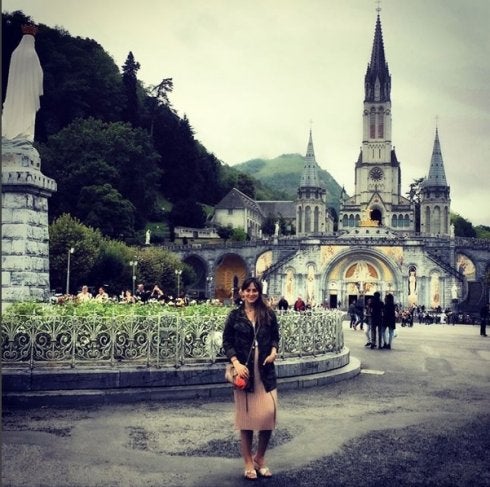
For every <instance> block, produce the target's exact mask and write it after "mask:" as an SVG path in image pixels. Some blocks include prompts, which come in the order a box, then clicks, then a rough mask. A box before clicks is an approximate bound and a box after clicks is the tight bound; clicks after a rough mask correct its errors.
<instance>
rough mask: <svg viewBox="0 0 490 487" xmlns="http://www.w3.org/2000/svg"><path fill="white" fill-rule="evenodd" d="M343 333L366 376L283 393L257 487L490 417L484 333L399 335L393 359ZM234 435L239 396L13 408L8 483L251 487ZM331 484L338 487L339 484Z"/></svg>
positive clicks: (413, 331)
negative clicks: (409, 435)
mask: <svg viewBox="0 0 490 487" xmlns="http://www.w3.org/2000/svg"><path fill="white" fill-rule="evenodd" d="M344 331H345V343H346V346H347V347H349V348H350V350H351V355H352V356H354V357H356V358H358V359H360V361H361V364H362V365H361V366H362V369H361V374H359V375H358V376H357V377H355V378H354V379H350V380H347V381H342V382H338V383H336V384H333V385H328V386H324V387H320V388H308V389H302V390H293V391H283V392H281V391H280V390H279V414H278V427H277V429H276V430H275V432H274V434H273V440H272V443H271V447H270V449H269V452H268V458H267V460H268V465H269V467H270V468H271V470H272V472H273V473H274V479H273V480H271V481H268V482H266V481H265V480H261V481H259V482H258V484H265V483H267V485H269V486H272V485H274V486H281V485H288V486H290V487H292V486H293V485H294V484H291V483H290V482H289V481H288V478H289V477H288V475H289V474H290V473H291V472H300V471H302V469H306V468H307V466H308V465H310V464H311V462H314V461H319V460H322V459H325V458H329V457H330V456H331V455H333V454H335V453H337V452H339V451H342V449H343V447H344V446H345V445H346V444H347V443H348V442H351V441H352V440H356V439H362V438H364V437H366V435H372V434H374V433H376V432H383V431H387V430H393V429H400V430H401V429H403V428H406V427H412V426H416V427H420V426H427V429H428V430H429V431H430V430H431V429H433V430H434V431H438V432H441V431H446V430H447V431H449V430H452V429H454V428H457V427H458V426H464V424H465V423H466V422H468V421H470V420H472V418H482V417H487V416H488V415H489V414H490V408H489V406H490V400H489V398H490V367H489V366H490V338H484V337H480V335H479V327H478V326H471V325H456V326H451V325H430V326H426V325H415V326H414V327H413V328H398V330H397V331H398V336H397V337H396V338H395V339H394V343H393V347H392V350H371V349H369V348H366V347H365V346H364V345H365V343H366V337H365V335H364V333H363V332H361V331H359V330H358V331H354V330H351V329H349V325H348V322H345V323H344ZM232 425H233V404H232V395H231V391H230V396H229V397H223V398H219V399H214V400H185V401H179V402H177V401H175V402H168V401H167V402H144V403H136V404H121V405H110V406H100V407H93V408H87V407H80V408H49V407H43V408H36V409H28V410H4V411H3V421H2V429H3V431H2V485H3V486H12V487H21V486H29V487H44V486H50V487H61V486H67V487H68V486H70V487H96V486H97V487H109V486H118V487H126V486H127V487H139V486H146V487H153V486H155V487H157V486H158V487H170V486H171V487H190V486H196V487H197V486H199V487H207V486H209V487H212V486H213V487H214V486H236V485H243V484H246V485H249V482H246V481H244V480H243V479H242V478H241V473H242V461H241V459H240V456H239V448H238V446H239V444H238V435H237V433H236V432H234V431H233V426H232ZM327 484H329V485H336V483H335V481H334V480H333V479H331V478H326V479H325V483H324V485H327ZM301 485H309V484H308V480H307V479H305V480H304V481H303V482H302V483H301ZM315 485H317V484H315ZM369 485H375V484H373V483H371V484H369ZM379 485H384V484H383V483H379ZM454 485H458V484H454ZM460 485H462V484H460ZM482 485H484V484H482Z"/></svg>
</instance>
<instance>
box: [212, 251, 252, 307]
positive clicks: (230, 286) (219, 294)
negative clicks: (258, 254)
mask: <svg viewBox="0 0 490 487" xmlns="http://www.w3.org/2000/svg"><path fill="white" fill-rule="evenodd" d="M248 274H249V272H248V268H247V264H246V263H245V261H244V260H243V259H242V257H240V256H239V255H236V254H227V255H224V256H223V257H221V258H220V259H219V260H218V262H217V264H216V270H215V276H214V281H215V285H214V290H215V296H214V297H215V298H217V299H219V300H220V301H227V302H228V301H232V300H233V301H234V300H236V299H237V298H238V289H239V287H240V285H241V284H242V282H243V281H244V280H245V278H246V277H247V276H248Z"/></svg>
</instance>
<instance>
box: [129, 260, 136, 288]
mask: <svg viewBox="0 0 490 487" xmlns="http://www.w3.org/2000/svg"><path fill="white" fill-rule="evenodd" d="M129 265H130V266H131V268H132V270H133V276H132V277H133V296H134V291H135V289H136V266H137V265H138V261H137V260H131V261H130V262H129Z"/></svg>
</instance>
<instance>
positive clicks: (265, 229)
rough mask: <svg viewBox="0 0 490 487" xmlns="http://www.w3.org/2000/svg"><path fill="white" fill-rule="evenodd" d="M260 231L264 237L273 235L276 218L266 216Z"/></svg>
mask: <svg viewBox="0 0 490 487" xmlns="http://www.w3.org/2000/svg"><path fill="white" fill-rule="evenodd" d="M261 230H262V233H263V234H264V235H274V232H275V230H276V217H275V216H274V215H271V214H269V215H267V216H266V217H265V220H264V223H262V227H261Z"/></svg>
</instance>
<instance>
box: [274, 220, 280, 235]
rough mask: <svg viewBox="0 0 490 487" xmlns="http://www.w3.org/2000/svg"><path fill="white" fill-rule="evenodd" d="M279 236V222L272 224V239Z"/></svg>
mask: <svg viewBox="0 0 490 487" xmlns="http://www.w3.org/2000/svg"><path fill="white" fill-rule="evenodd" d="M278 236H279V222H276V223H275V224H274V237H278Z"/></svg>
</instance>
